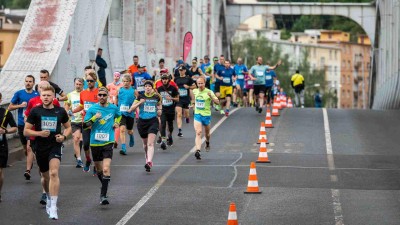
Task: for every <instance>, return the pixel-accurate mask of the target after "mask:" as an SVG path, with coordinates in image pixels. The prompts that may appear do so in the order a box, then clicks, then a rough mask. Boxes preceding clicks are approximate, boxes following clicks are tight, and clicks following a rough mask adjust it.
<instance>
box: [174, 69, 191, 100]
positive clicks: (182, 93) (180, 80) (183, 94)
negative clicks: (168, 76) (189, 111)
mask: <svg viewBox="0 0 400 225" xmlns="http://www.w3.org/2000/svg"><path fill="white" fill-rule="evenodd" d="M175 83H176V84H177V85H178V88H179V89H178V91H179V102H180V103H185V104H189V103H190V94H189V89H186V88H185V87H184V84H186V85H187V86H189V87H190V86H192V85H193V83H194V81H193V79H192V78H190V77H189V76H185V77H180V76H179V77H175Z"/></svg>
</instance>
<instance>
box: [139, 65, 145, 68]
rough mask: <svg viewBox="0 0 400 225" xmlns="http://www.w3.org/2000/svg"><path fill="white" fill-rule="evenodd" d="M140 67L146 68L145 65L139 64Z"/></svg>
mask: <svg viewBox="0 0 400 225" xmlns="http://www.w3.org/2000/svg"><path fill="white" fill-rule="evenodd" d="M138 68H146V66H145V65H140V64H139V65H138Z"/></svg>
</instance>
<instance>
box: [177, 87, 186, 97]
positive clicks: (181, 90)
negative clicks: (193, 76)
mask: <svg viewBox="0 0 400 225" xmlns="http://www.w3.org/2000/svg"><path fill="white" fill-rule="evenodd" d="M179 95H180V96H182V97H185V96H187V89H186V88H179Z"/></svg>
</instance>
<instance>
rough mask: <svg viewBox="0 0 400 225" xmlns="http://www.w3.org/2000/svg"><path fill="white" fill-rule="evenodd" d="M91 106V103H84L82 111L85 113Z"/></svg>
mask: <svg viewBox="0 0 400 225" xmlns="http://www.w3.org/2000/svg"><path fill="white" fill-rule="evenodd" d="M92 105H93V103H91V102H85V104H83V109H84V110H85V111H87V110H88V109H89V108H90V106H92Z"/></svg>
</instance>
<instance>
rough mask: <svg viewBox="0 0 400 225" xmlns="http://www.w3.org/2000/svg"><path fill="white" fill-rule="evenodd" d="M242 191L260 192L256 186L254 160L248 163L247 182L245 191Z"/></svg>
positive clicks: (246, 192)
mask: <svg viewBox="0 0 400 225" xmlns="http://www.w3.org/2000/svg"><path fill="white" fill-rule="evenodd" d="M244 193H245V194H261V191H260V189H259V188H258V179H257V172H256V164H255V163H254V162H251V164H250V174H249V182H248V183H247V191H245V192H244Z"/></svg>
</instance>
